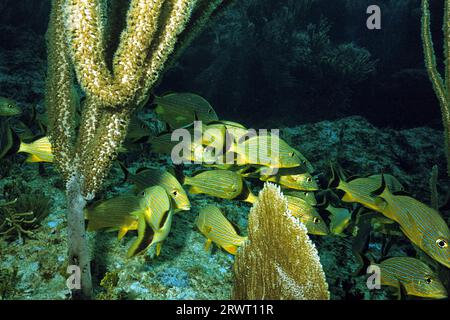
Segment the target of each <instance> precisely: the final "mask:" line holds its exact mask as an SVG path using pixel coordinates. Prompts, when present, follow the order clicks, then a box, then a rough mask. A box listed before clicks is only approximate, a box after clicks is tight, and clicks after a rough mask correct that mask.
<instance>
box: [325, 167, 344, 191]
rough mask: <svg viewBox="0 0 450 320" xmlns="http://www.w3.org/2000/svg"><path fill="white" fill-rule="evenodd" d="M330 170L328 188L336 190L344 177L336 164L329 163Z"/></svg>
mask: <svg viewBox="0 0 450 320" xmlns="http://www.w3.org/2000/svg"><path fill="white" fill-rule="evenodd" d="M330 168H331V179H330V182H329V183H328V188H330V189H336V188H337V187H338V186H339V184H341V183H342V182H345V175H344V172H343V171H342V169H341V168H340V167H339V166H338V164H337V163H333V162H330Z"/></svg>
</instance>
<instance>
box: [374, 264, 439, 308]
mask: <svg viewBox="0 0 450 320" xmlns="http://www.w3.org/2000/svg"><path fill="white" fill-rule="evenodd" d="M378 266H379V268H380V273H381V279H380V280H381V285H385V286H391V287H394V288H396V289H397V290H398V292H399V296H400V295H401V290H402V289H403V290H404V292H405V293H406V294H407V295H410V296H415V297H422V298H431V299H445V298H447V290H446V289H445V287H444V285H443V284H442V282H441V281H440V280H439V278H438V276H437V274H436V273H435V272H433V270H431V268H430V267H429V266H428V265H426V264H425V263H423V262H422V261H420V260H418V259H415V258H411V257H394V258H389V259H386V260H384V261H382V262H381V263H380V264H379V265H378Z"/></svg>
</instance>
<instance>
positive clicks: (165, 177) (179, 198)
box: [120, 163, 191, 212]
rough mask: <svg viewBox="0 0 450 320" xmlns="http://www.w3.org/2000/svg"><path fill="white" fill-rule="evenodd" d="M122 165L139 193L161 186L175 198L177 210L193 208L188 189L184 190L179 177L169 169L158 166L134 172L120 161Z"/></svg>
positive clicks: (126, 175) (175, 208)
mask: <svg viewBox="0 0 450 320" xmlns="http://www.w3.org/2000/svg"><path fill="white" fill-rule="evenodd" d="M120 167H121V168H122V170H123V172H124V173H125V177H126V179H127V180H128V181H130V182H131V183H133V184H134V185H135V186H136V191H137V192H138V193H139V192H141V191H143V190H145V189H147V188H148V187H152V186H161V187H163V188H164V190H166V192H167V194H168V195H169V196H170V197H171V198H172V199H173V201H174V204H175V205H174V211H175V212H177V211H189V210H190V209H191V204H190V202H189V198H188V196H187V194H186V191H184V189H183V187H182V186H181V184H180V182H178V180H177V178H175V177H174V176H173V175H172V174H170V173H169V172H168V171H166V170H164V169H158V168H146V169H142V170H138V171H137V172H136V174H132V173H130V172H129V171H128V169H127V168H126V167H125V166H124V165H123V164H122V163H120Z"/></svg>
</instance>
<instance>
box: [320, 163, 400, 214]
mask: <svg viewBox="0 0 450 320" xmlns="http://www.w3.org/2000/svg"><path fill="white" fill-rule="evenodd" d="M331 172H332V178H331V181H330V183H329V187H330V188H335V189H337V190H341V191H343V192H344V196H343V197H342V199H341V200H342V201H344V202H356V203H359V204H362V205H363V206H365V207H366V208H369V209H372V210H375V211H377V209H378V205H377V203H376V201H375V197H374V196H373V194H372V193H373V192H374V191H375V190H377V189H378V188H379V187H380V186H381V175H379V174H377V175H372V176H369V177H361V178H359V177H355V178H350V179H345V177H344V175H343V173H342V171H341V170H336V169H335V168H334V166H333V165H332V166H331ZM384 177H385V181H386V183H387V184H388V185H389V188H390V190H393V191H402V190H403V186H402V185H401V184H400V182H399V181H398V180H397V179H396V178H395V177H394V176H392V175H384Z"/></svg>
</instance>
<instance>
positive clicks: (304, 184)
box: [259, 168, 319, 191]
mask: <svg viewBox="0 0 450 320" xmlns="http://www.w3.org/2000/svg"><path fill="white" fill-rule="evenodd" d="M292 169H296V168H292ZM292 169H290V170H289V169H288V170H286V169H279V170H278V172H277V174H275V175H261V176H260V178H259V179H260V180H261V181H270V182H274V183H277V184H280V185H282V186H283V187H286V188H289V189H294V190H301V191H317V190H319V186H318V184H317V181H316V180H315V179H314V177H313V176H312V175H311V174H310V173H309V172H305V173H295V171H293V170H292ZM289 171H292V173H290V172H289Z"/></svg>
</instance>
